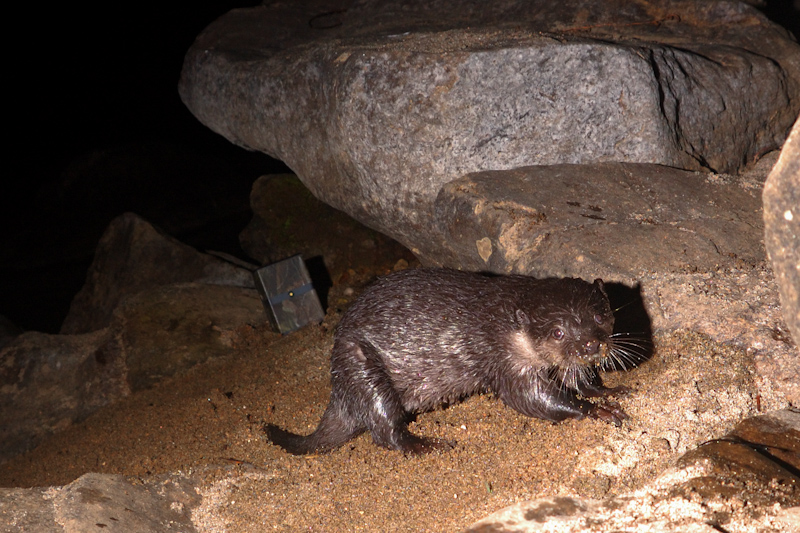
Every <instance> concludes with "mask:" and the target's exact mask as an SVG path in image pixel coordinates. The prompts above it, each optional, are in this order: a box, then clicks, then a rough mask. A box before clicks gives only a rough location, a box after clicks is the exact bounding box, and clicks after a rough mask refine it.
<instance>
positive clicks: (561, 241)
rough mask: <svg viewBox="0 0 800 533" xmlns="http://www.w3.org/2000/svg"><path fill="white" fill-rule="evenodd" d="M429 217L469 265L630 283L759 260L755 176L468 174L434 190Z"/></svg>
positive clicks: (604, 166)
mask: <svg viewBox="0 0 800 533" xmlns="http://www.w3.org/2000/svg"><path fill="white" fill-rule="evenodd" d="M436 225H437V226H438V227H439V228H440V229H441V230H442V231H443V232H444V233H445V235H446V237H447V246H448V247H449V248H450V249H451V250H452V252H453V255H454V256H455V257H458V261H459V266H461V267H463V268H465V269H467V270H477V271H484V270H490V271H493V272H526V273H530V274H531V275H538V276H544V275H554V276H564V275H571V276H578V277H583V278H586V279H592V278H593V277H598V276H599V277H603V278H605V279H608V280H614V281H622V282H625V283H628V284H636V283H637V282H638V281H639V280H640V279H641V278H642V277H643V275H646V274H648V273H650V272H685V271H687V270H700V271H709V270H714V269H717V268H731V267H737V266H742V265H755V264H757V263H759V262H760V261H763V258H764V246H763V242H762V238H763V224H762V220H761V199H760V183H758V182H753V181H749V180H747V179H742V178H738V177H737V178H734V177H731V176H725V175H722V176H721V175H717V174H707V173H700V172H686V171H682V170H678V169H674V168H669V167H664V166H658V165H649V164H636V163H598V164H593V165H553V166H533V167H524V168H517V169H512V170H505V171H486V172H479V173H476V174H468V175H466V176H464V177H463V178H460V179H457V180H453V181H451V182H450V183H448V184H446V185H445V186H444V187H443V188H442V190H441V192H440V193H439V196H438V198H437V200H436Z"/></svg>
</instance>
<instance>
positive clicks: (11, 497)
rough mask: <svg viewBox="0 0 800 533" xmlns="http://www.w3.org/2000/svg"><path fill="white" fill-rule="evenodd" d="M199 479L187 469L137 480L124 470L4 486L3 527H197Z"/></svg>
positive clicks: (45, 531) (45, 530) (0, 493)
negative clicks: (47, 484) (48, 483)
mask: <svg viewBox="0 0 800 533" xmlns="http://www.w3.org/2000/svg"><path fill="white" fill-rule="evenodd" d="M196 485H197V482H196V481H194V480H192V479H191V478H188V477H186V476H181V475H175V476H168V477H166V478H165V479H153V480H148V481H146V482H141V481H136V482H133V481H130V480H127V479H126V478H125V477H123V476H117V475H108V474H85V475H83V476H81V477H80V478H78V479H76V480H75V481H73V482H72V483H70V484H69V485H65V486H63V487H51V488H49V489H41V488H33V489H2V488H0V510H1V511H2V512H0V529H2V530H3V531H37V532H41V533H50V532H53V533H56V532H58V533H61V532H66V533H69V532H78V531H125V532H130V533H157V532H158V533H160V532H162V531H175V532H183V533H194V532H195V531H197V530H196V529H195V527H194V525H193V524H192V520H191V510H192V509H193V508H194V507H196V506H197V505H198V504H199V502H200V497H199V496H198V495H197V492H196V491H195V487H196Z"/></svg>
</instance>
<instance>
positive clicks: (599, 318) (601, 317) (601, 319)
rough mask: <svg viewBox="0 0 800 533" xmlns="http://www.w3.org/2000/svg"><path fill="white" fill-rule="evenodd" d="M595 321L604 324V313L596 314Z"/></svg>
mask: <svg viewBox="0 0 800 533" xmlns="http://www.w3.org/2000/svg"><path fill="white" fill-rule="evenodd" d="M594 321H595V322H597V323H598V324H602V323H603V322H604V320H603V315H601V314H600V313H598V314H596V315H594Z"/></svg>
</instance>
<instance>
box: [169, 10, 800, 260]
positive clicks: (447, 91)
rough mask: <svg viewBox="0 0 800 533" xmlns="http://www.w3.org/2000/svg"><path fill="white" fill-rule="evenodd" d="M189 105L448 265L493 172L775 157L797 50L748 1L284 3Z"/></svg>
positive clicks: (797, 89) (228, 21)
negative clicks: (476, 189)
mask: <svg viewBox="0 0 800 533" xmlns="http://www.w3.org/2000/svg"><path fill="white" fill-rule="evenodd" d="M180 93H181V97H182V99H183V101H184V102H185V103H186V105H187V106H188V107H189V109H190V110H191V111H192V112H193V113H194V114H195V115H196V116H197V117H198V118H199V119H200V120H201V121H202V122H203V123H205V124H206V125H207V126H209V127H210V128H211V129H213V130H214V131H216V132H218V133H220V134H222V135H224V136H225V137H226V138H228V139H229V140H231V141H232V142H234V143H236V144H239V145H241V146H245V147H247V148H250V149H255V150H260V151H263V152H266V153H268V154H270V155H272V156H274V157H277V158H278V159H281V160H282V161H284V162H285V163H286V164H287V165H288V166H289V167H290V168H292V169H293V170H294V171H295V172H296V173H297V174H298V176H299V177H300V179H301V180H303V182H304V183H305V184H306V185H307V186H308V187H309V188H310V189H311V191H312V192H313V193H314V194H315V196H317V197H318V198H320V199H322V200H323V201H325V202H326V203H328V204H330V205H332V206H334V207H336V208H338V209H341V210H343V211H345V212H347V213H349V214H350V215H352V216H354V217H355V218H357V219H358V220H360V221H361V222H363V223H365V224H367V225H368V226H370V227H372V228H375V229H378V230H380V231H382V232H384V233H386V234H388V235H390V236H392V237H394V238H396V239H397V240H399V241H400V242H402V243H403V244H405V245H406V246H408V247H409V248H411V250H412V251H414V253H415V254H417V255H418V256H419V257H420V258H422V259H423V260H424V261H425V262H426V263H429V264H437V263H443V262H445V261H447V260H450V261H456V260H458V258H452V257H449V256H446V255H445V254H444V253H443V250H444V249H445V244H446V243H445V239H444V237H443V236H442V235H441V234H439V233H437V232H435V231H431V228H433V227H434V224H433V223H432V218H433V203H434V200H435V198H436V195H437V194H438V192H439V190H440V188H441V187H442V186H443V185H444V184H445V183H447V182H449V181H451V180H453V179H457V178H459V177H460V176H463V175H465V174H467V173H470V172H476V171H480V170H484V169H497V170H501V169H509V168H518V167H522V166H528V165H548V164H558V163H595V162H601V161H623V162H641V163H657V164H662V165H668V166H674V167H679V168H685V169H690V170H698V169H708V168H710V169H714V170H716V171H720V172H728V171H734V170H737V169H740V168H742V167H743V166H744V165H745V164H746V163H749V162H751V161H753V160H754V159H756V158H757V156H759V155H760V154H762V153H764V152H766V151H768V150H770V149H773V148H776V147H778V146H779V144H780V143H781V142H782V140H783V139H784V137H785V134H786V132H787V131H788V128H789V127H790V125H791V123H792V122H793V121H794V119H795V117H796V116H797V113H798V110H799V109H800V107H798V106H800V47H798V45H797V43H796V42H795V41H794V40H793V39H792V38H791V37H790V36H789V35H788V34H787V32H786V31H785V30H783V29H781V28H779V27H778V26H776V25H774V24H772V23H770V22H769V21H768V20H767V19H766V18H765V17H763V16H762V15H761V14H760V13H759V12H758V11H756V10H755V9H753V8H752V7H750V6H748V5H746V4H743V3H738V2H701V1H698V2H693V1H670V0H663V1H657V2H648V3H646V4H631V3H630V2H627V1H623V0H616V1H613V2H603V3H602V4H586V3H584V2H580V1H579V0H566V1H563V2H559V3H552V2H544V1H540V2H528V1H526V2H522V1H517V0H506V1H503V2H499V3H493V4H492V6H491V7H487V6H486V5H485V3H484V2H477V1H469V0H440V1H437V2H419V1H405V2H399V1H398V2H389V3H387V2H378V1H365V2H359V3H355V4H352V3H351V2H347V1H344V0H343V1H340V2H336V1H331V2H317V1H309V2H294V3H274V4H270V5H266V6H259V7H255V8H249V9H239V10H234V11H232V12H230V13H228V14H227V15H225V16H223V17H222V18H220V19H219V20H217V21H216V22H215V23H213V24H212V25H211V26H209V27H208V28H207V29H206V30H205V31H204V32H203V33H202V34H201V35H200V36H199V37H198V39H197V41H196V42H195V44H194V45H193V46H192V48H191V49H190V50H189V52H188V54H187V56H186V60H185V63H184V69H183V73H182V78H181V82H180Z"/></svg>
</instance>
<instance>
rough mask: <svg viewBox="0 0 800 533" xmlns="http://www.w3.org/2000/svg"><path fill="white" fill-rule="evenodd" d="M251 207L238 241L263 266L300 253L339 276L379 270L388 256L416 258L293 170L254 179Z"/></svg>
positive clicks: (331, 274)
mask: <svg viewBox="0 0 800 533" xmlns="http://www.w3.org/2000/svg"><path fill="white" fill-rule="evenodd" d="M250 206H251V208H252V210H253V219H252V220H251V221H250V224H248V226H247V227H246V228H245V229H244V230H243V231H242V233H241V234H240V236H239V240H240V242H241V244H242V248H243V249H244V251H245V252H247V254H248V255H250V257H253V258H255V259H257V260H258V261H259V262H261V263H262V264H265V265H266V264H270V263H275V262H277V261H280V260H283V259H286V258H287V257H289V256H291V255H294V254H298V253H299V254H301V255H302V256H303V258H304V259H306V260H307V261H308V260H309V259H312V258H316V257H321V258H322V259H323V260H324V263H325V267H326V268H327V270H328V273H329V274H330V277H331V278H333V279H339V277H340V276H341V274H342V273H343V272H344V271H345V270H347V269H348V268H367V269H369V270H376V267H378V265H382V264H383V263H385V262H386V258H387V257H389V258H396V257H402V256H404V255H405V256H406V257H407V258H408V260H411V259H412V258H413V256H412V255H411V254H410V252H408V250H406V249H405V248H403V246H402V245H400V244H399V243H397V242H396V241H394V240H392V239H390V238H389V237H386V236H385V235H383V234H381V233H378V232H377V231H374V230H371V229H369V228H367V227H365V226H363V225H362V224H360V223H359V222H357V221H356V220H354V219H353V218H351V217H350V216H348V215H346V214H344V213H342V212H341V211H338V210H336V209H334V208H332V207H330V206H329V205H327V204H324V203H323V202H321V201H319V200H317V199H316V198H314V196H313V195H312V194H311V193H310V192H309V190H308V189H307V188H306V187H305V186H304V185H303V184H302V182H301V181H300V180H299V179H297V176H294V175H292V174H278V175H272V176H262V177H260V178H259V179H258V180H256V182H255V183H254V184H253V191H252V193H251V195H250ZM377 269H378V270H380V268H377Z"/></svg>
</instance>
